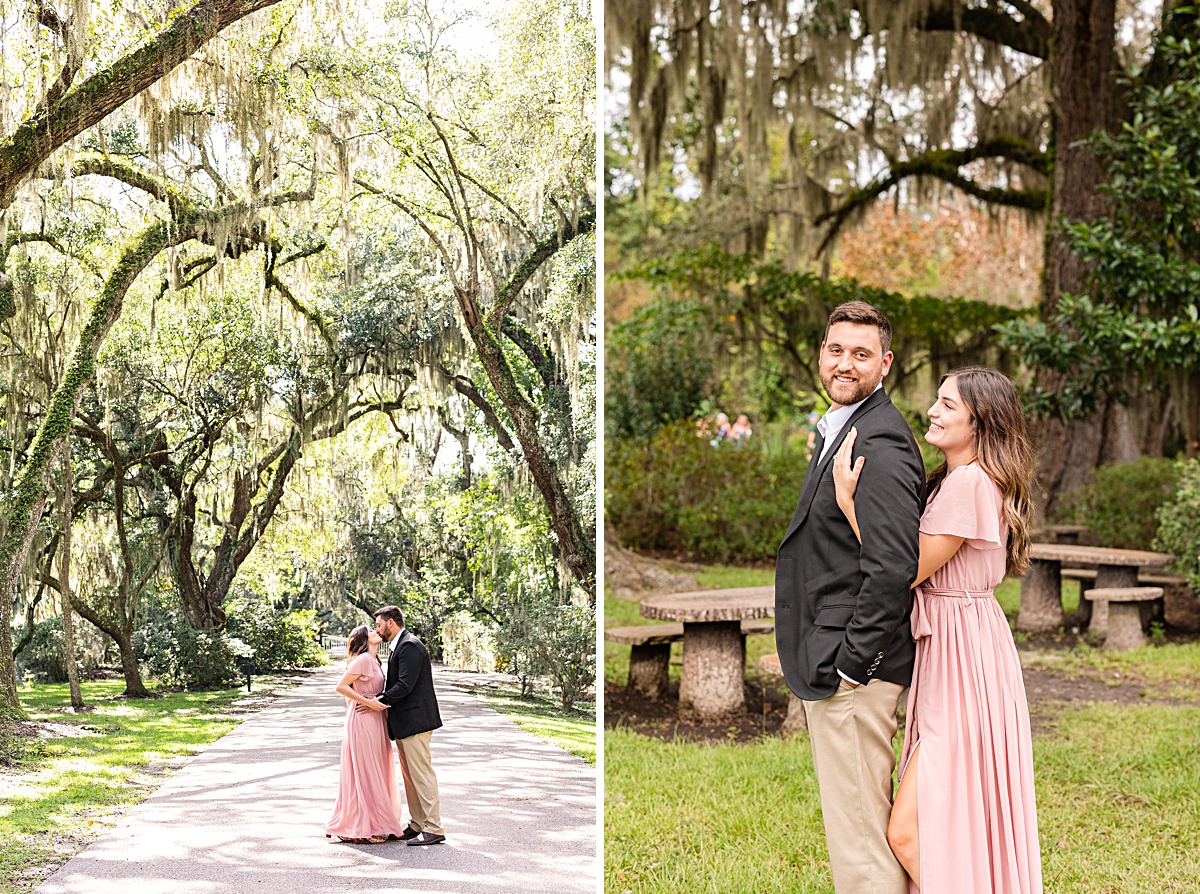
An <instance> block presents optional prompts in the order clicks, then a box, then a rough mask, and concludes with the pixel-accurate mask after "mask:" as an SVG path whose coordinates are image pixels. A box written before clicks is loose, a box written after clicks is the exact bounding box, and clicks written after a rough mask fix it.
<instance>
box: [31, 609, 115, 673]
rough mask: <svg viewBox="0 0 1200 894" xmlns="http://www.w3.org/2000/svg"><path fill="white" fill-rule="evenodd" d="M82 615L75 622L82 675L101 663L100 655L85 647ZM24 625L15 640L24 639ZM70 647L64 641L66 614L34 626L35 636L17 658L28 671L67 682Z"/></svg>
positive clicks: (76, 647)
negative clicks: (97, 656)
mask: <svg viewBox="0 0 1200 894" xmlns="http://www.w3.org/2000/svg"><path fill="white" fill-rule="evenodd" d="M80 626H81V625H80V623H79V620H78V615H77V616H76V621H75V630H76V632H75V666H76V667H78V668H79V673H80V675H82V676H87V675H88V674H90V673H91V672H92V671H94V670H95V669H96V668H97V667H98V666H99V662H98V661H97V658H96V655H95V654H93V653H92V652H91V651H90V650H88V649H87V648H85V645H84V643H85V640H86V639H88V638H85V637H83V636H80V630H79V627H80ZM24 629H25V628H24V627H22V628H20V629H19V630H18V631H16V633H15V635H14V637H13V639H14V640H15V639H20V637H21V636H22V635H23V632H24ZM66 657H67V655H66V646H65V644H64V642H63V623H62V616H61V615H59V616H56V617H53V618H48V619H47V620H45V621H39V622H38V623H36V624H34V625H33V637H32V638H31V639H30V640H29V644H28V645H26V646H25V648H24V649H22V650H21V652H20V654H18V655H17V661H18V662H20V664H21V666H22V667H24V668H25V669H26V670H28V671H32V672H34V673H35V674H37V675H38V676H41V677H45V678H46V680H48V681H49V682H51V683H65V682H66V681H67V660H66Z"/></svg>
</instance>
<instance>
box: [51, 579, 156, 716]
mask: <svg viewBox="0 0 1200 894" xmlns="http://www.w3.org/2000/svg"><path fill="white" fill-rule="evenodd" d="M71 605H72V606H74V608H75V611H77V612H79V614H80V615H82V616H83V617H84V619H86V620H87V621H89V622H90V623H91V624H92V626H94V627H95V628H96V629H97V630H99V631H100V632H101V633H103V634H104V635H105V636H107V637H108V638H109V639H111V640H112V641H113V642H114V643H116V644H117V649H119V650H120V652H121V673H122V674H123V675H124V677H125V695H127V696H129V697H130V698H151V697H152V694H151V692H150V690H148V689H147V688H146V686H145V684H144V683H143V682H142V674H141V671H139V670H138V665H137V657H136V656H135V655H134V654H133V613H132V612H130V613H124V614H125V616H124V617H122V618H121V620H120V621H119V622H115V621H113V620H112V619H111V618H106V617H104V616H103V615H101V614H100V613H99V612H98V611H96V610H95V609H94V608H92V607H91V606H90V605H88V604H87V603H85V602H82V601H79V600H75V599H72V601H71Z"/></svg>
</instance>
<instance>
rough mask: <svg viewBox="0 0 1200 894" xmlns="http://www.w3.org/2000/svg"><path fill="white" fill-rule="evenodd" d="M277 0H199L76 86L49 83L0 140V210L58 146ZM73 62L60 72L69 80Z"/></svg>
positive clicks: (97, 122) (72, 76) (91, 125)
mask: <svg viewBox="0 0 1200 894" xmlns="http://www.w3.org/2000/svg"><path fill="white" fill-rule="evenodd" d="M277 2H278V0H199V2H197V3H195V4H193V5H192V6H191V7H190V8H189V9H188V10H187V11H186V12H184V13H183V14H181V15H177V16H175V17H174V18H172V19H171V20H170V21H169V22H168V24H167V25H166V26H165V27H164V28H163V29H162V30H161V31H159V32H158V33H157V34H156V35H154V37H152V38H150V40H148V41H147V42H146V43H144V44H142V45H141V46H140V47H138V48H137V49H135V50H133V51H131V52H129V53H127V54H126V55H125V56H123V57H121V58H120V59H118V60H117V61H116V62H114V63H113V64H112V65H110V66H109V67H108V68H105V69H102V70H101V71H98V72H96V73H95V74H93V75H92V76H90V77H88V78H87V79H85V80H84V81H83V82H82V83H80V84H79V85H78V86H76V87H74V88H71V84H70V83H66V84H61V85H56V87H52V88H50V90H48V91H47V94H46V96H45V97H44V98H43V101H42V102H41V103H39V104H38V106H37V108H36V109H35V110H34V112H33V113H32V114H31V115H30V116H29V117H28V118H26V119H25V120H24V121H22V122H21V123H20V124H19V125H18V126H17V127H16V128H15V129H14V130H13V131H12V133H10V134H7V135H6V136H4V137H3V139H2V140H0V209H3V208H8V207H9V205H11V204H12V200H13V196H14V195H15V193H16V190H17V188H18V187H19V186H20V185H21V183H22V182H24V180H25V178H26V177H28V176H29V175H30V174H32V173H33V172H34V171H35V170H37V168H38V166H39V165H40V164H41V163H42V162H44V161H46V160H47V159H48V158H50V156H51V155H53V154H54V153H55V152H56V151H57V150H58V149H59V148H60V147H62V146H63V145H65V144H66V143H67V142H69V141H70V140H72V139H73V138H74V137H76V136H78V135H79V134H81V133H83V132H84V131H85V130H87V129H88V128H89V127H93V126H94V125H96V124H99V123H100V122H101V121H102V120H104V118H105V117H107V116H108V115H110V114H111V113H112V112H114V111H116V110H117V109H119V108H120V107H121V106H122V105H124V104H125V103H126V102H128V101H129V100H130V99H132V98H133V97H135V96H137V95H138V94H139V93H141V92H142V91H143V90H145V89H146V88H147V87H149V86H150V85H152V84H154V83H155V82H157V81H159V80H161V79H162V78H164V77H166V76H167V75H168V74H170V73H171V72H172V71H173V70H175V69H176V68H177V67H178V66H179V65H180V64H181V63H182V62H184V61H185V60H186V59H188V58H189V57H190V56H192V54H194V53H195V52H196V51H197V50H198V49H200V48H201V47H202V46H204V44H206V43H207V42H208V41H210V40H212V38H214V37H216V36H217V35H218V34H220V33H221V31H223V30H224V29H225V28H227V27H229V26H230V25H232V24H233V23H234V22H237V21H239V20H240V19H243V18H245V17H246V16H248V15H250V14H251V13H253V12H257V11H258V10H260V9H263V8H265V7H268V6H271V5H273V4H275V3H277ZM78 67H79V66H76V67H75V70H71V71H65V72H64V73H65V74H68V76H69V77H68V80H69V81H73V80H74V77H75V75H76V74H77V71H78Z"/></svg>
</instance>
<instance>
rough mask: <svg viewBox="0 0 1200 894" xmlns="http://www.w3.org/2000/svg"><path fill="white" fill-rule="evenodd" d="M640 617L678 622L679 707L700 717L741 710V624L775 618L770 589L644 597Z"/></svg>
mask: <svg viewBox="0 0 1200 894" xmlns="http://www.w3.org/2000/svg"><path fill="white" fill-rule="evenodd" d="M640 608H641V612H642V616H643V617H646V618H653V619H654V620H657V621H679V622H682V623H683V672H682V674H681V675H680V678H679V707H680V710H682V711H689V712H695V713H696V714H697V715H699V716H700V717H702V718H712V717H720V716H722V715H725V714H732V713H737V712H739V711H743V710H745V705H746V703H745V695H744V692H743V687H744V683H745V670H746V641H745V638H744V637H743V636H742V622H743V621H749V620H755V619H759V618H770V617H773V616H774V615H775V588H774V587H773V586H771V587H738V588H735V589H730V590H704V591H701V592H695V593H662V594H659V595H656V596H647V597H646V598H645V599H643V600H642V601H641V604H640Z"/></svg>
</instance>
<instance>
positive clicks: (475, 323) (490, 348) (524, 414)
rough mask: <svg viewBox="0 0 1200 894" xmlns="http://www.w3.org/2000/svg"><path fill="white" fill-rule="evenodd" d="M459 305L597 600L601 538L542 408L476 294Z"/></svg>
mask: <svg viewBox="0 0 1200 894" xmlns="http://www.w3.org/2000/svg"><path fill="white" fill-rule="evenodd" d="M457 292H458V299H459V305H460V306H461V307H462V310H463V317H464V318H465V319H466V320H467V329H468V331H470V333H471V340H472V341H473V342H475V347H476V349H478V351H479V362H480V363H481V364H482V365H483V369H484V372H486V373H487V377H488V379H489V381H491V383H492V387H493V388H495V389H496V394H497V395H498V396H499V398H500V402H501V403H502V404H504V409H506V410H508V415H509V416H510V417H511V419H512V421H513V431H514V433H515V434H516V436H517V441H518V442H519V443H520V445H521V452H522V454H524V457H525V464H526V465H527V466H528V467H529V471H530V473H531V474H532V475H533V480H534V483H535V484H536V485H537V488H538V490H539V491H540V492H541V494H542V499H543V500H544V501H545V503H546V511H547V513H548V514H549V516H550V527H551V529H552V530H553V531H554V534H555V536H556V537H557V538H558V548H559V551H560V554H561V556H562V558H563V560H564V561H565V562H566V565H567V567H568V568H569V569H570V571H571V575H572V576H573V577H574V578H575V580H576V581H577V582H578V583H579V584H580V586H582V587H583V589H584V591H585V592H586V593H587V594H588V596H589V597H590V598H591V599H593V600H594V599H595V598H596V543H595V538H594V537H592V536H590V535H589V534H588V532H587V531H585V530H584V529H583V523H582V522H581V521H580V519H579V513H578V512H576V510H575V507H574V506H573V505H572V503H571V499H570V497H569V496H568V495H567V489H566V487H565V486H564V485H563V481H562V476H561V475H560V474H559V472H558V468H557V467H556V466H555V464H554V461H553V460H552V459H551V458H550V455H549V454H548V453H547V452H546V448H545V447H544V446H543V445H542V440H541V438H540V437H539V435H538V412H537V408H536V407H534V406H533V404H532V403H531V402H530V401H529V399H528V398H526V397H525V395H524V393H523V392H522V391H521V386H520V385H518V384H517V380H516V376H514V375H513V371H512V367H511V366H509V363H508V359H507V358H506V357H505V356H504V351H503V349H502V348H501V347H500V340H499V335H498V334H495V333H493V332H492V331H491V330H490V329H489V328H488V327H487V325H486V324H485V323H484V321H483V320H482V319H481V318H480V315H479V309H478V307H479V305H478V302H477V301H476V300H475V298H474V297H473V296H470V295H467V293H466V292H464V291H463V290H461V289H459V290H457Z"/></svg>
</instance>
